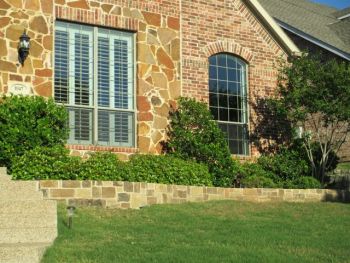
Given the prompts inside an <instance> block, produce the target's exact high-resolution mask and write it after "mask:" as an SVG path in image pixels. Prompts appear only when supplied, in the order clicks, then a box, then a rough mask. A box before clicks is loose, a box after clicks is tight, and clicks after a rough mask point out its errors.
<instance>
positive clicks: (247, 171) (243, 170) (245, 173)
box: [239, 162, 278, 181]
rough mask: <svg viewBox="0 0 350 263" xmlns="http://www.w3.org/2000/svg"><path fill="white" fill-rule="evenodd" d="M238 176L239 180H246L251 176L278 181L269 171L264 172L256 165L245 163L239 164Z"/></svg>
mask: <svg viewBox="0 0 350 263" xmlns="http://www.w3.org/2000/svg"><path fill="white" fill-rule="evenodd" d="M239 175H240V177H241V178H247V177H251V176H259V177H265V178H269V179H271V180H273V181H278V178H277V177H276V175H275V174H274V173H272V172H271V171H267V170H264V168H263V167H262V166H261V165H259V164H258V163H250V162H245V163H243V164H241V166H240V170H239Z"/></svg>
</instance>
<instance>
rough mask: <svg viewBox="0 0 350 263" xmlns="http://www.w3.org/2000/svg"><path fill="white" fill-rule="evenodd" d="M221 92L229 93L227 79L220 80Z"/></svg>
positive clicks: (219, 90) (219, 89)
mask: <svg viewBox="0 0 350 263" xmlns="http://www.w3.org/2000/svg"><path fill="white" fill-rule="evenodd" d="M218 92H219V93H224V94H226V93H227V81H219V87H218Z"/></svg>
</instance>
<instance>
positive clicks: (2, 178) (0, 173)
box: [0, 167, 11, 183]
mask: <svg viewBox="0 0 350 263" xmlns="http://www.w3.org/2000/svg"><path fill="white" fill-rule="evenodd" d="M9 181H11V176H10V175H7V168H6V167H0V183H1V182H9Z"/></svg>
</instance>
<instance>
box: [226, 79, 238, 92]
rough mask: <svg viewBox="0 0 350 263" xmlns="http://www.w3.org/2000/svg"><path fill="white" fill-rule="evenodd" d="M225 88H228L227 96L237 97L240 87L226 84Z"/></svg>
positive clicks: (235, 84)
mask: <svg viewBox="0 0 350 263" xmlns="http://www.w3.org/2000/svg"><path fill="white" fill-rule="evenodd" d="M227 87H228V94H232V95H239V93H240V87H239V84H238V83H237V82H228V83H227Z"/></svg>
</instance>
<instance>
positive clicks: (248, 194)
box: [39, 180, 350, 209]
mask: <svg viewBox="0 0 350 263" xmlns="http://www.w3.org/2000/svg"><path fill="white" fill-rule="evenodd" d="M39 184H40V189H41V190H42V191H43V193H44V198H46V199H53V200H62V201H66V202H67V203H69V204H75V205H100V206H104V207H116V208H134V209H135V208H136V209H137V208H140V207H142V206H148V205H152V204H170V203H171V204H176V203H184V202H202V201H208V200H242V201H253V202H266V201H288V202H320V201H342V202H349V201H350V193H349V192H348V191H340V190H339V191H338V190H327V189H264V188H219V187H201V186H181V185H165V184H154V183H132V182H119V181H118V182H116V181H114V182H113V181H102V182H101V181H54V180H46V181H40V182H39Z"/></svg>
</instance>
